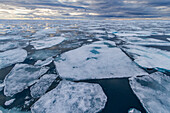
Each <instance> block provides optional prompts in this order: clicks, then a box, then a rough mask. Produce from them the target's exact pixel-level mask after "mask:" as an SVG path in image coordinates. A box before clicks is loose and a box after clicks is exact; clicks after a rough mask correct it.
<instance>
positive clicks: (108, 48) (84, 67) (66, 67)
mask: <svg viewBox="0 0 170 113" xmlns="http://www.w3.org/2000/svg"><path fill="white" fill-rule="evenodd" d="M60 59H61V60H58V61H57V62H54V63H55V66H56V70H57V71H58V72H59V75H60V76H61V77H63V78H67V79H74V80H81V79H101V78H120V77H131V76H137V75H145V74H146V72H144V71H143V70H142V69H140V68H139V67H138V66H136V64H135V63H133V62H132V61H131V59H130V58H129V57H128V56H126V55H125V54H124V53H123V52H122V51H121V50H120V49H119V48H117V47H116V46H115V43H114V42H112V41H98V42H94V43H92V44H90V45H85V46H83V47H80V48H78V49H75V50H71V51H68V52H66V53H64V54H62V55H61V58H60Z"/></svg>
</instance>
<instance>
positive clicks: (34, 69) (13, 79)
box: [4, 64, 49, 96]
mask: <svg viewBox="0 0 170 113" xmlns="http://www.w3.org/2000/svg"><path fill="white" fill-rule="evenodd" d="M48 69H49V68H46V67H42V68H41V67H39V66H32V65H28V64H16V65H15V66H14V68H13V69H12V70H11V71H10V73H9V74H8V75H7V76H6V77H5V80H4V84H5V88H4V94H5V95H6V96H13V95H15V94H16V93H19V92H21V91H23V90H24V89H26V88H27V87H28V86H30V85H32V84H34V83H35V82H36V81H37V80H38V78H39V77H40V76H41V75H43V74H44V73H46V72H47V70H48Z"/></svg>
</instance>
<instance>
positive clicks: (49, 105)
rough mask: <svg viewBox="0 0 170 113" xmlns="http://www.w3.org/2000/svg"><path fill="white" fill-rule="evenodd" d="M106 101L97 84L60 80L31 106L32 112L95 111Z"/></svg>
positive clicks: (82, 112) (93, 112) (65, 112)
mask: <svg viewBox="0 0 170 113" xmlns="http://www.w3.org/2000/svg"><path fill="white" fill-rule="evenodd" d="M106 101H107V97H106V95H105V94H104V92H103V90H102V88H101V87H100V85H98V84H89V83H74V82H69V81H61V82H60V83H59V85H58V86H57V87H56V88H55V89H53V90H52V91H50V92H48V93H46V94H45V95H43V96H42V97H41V98H40V99H39V100H38V101H37V102H35V104H34V105H33V106H32V107H31V111H32V113H96V112H99V111H101V110H102V109H103V108H104V106H105V104H106Z"/></svg>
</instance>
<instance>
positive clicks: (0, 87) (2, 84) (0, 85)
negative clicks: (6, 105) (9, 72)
mask: <svg viewBox="0 0 170 113" xmlns="http://www.w3.org/2000/svg"><path fill="white" fill-rule="evenodd" d="M3 88H4V83H1V82H0V91H2V90H3Z"/></svg>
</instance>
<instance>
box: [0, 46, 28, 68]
mask: <svg viewBox="0 0 170 113" xmlns="http://www.w3.org/2000/svg"><path fill="white" fill-rule="evenodd" d="M26 57H27V51H26V50H24V49H13V50H8V51H5V52H0V69H1V68H5V67H7V66H10V65H12V64H15V63H18V62H23V61H24V60H25V58H26Z"/></svg>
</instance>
